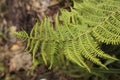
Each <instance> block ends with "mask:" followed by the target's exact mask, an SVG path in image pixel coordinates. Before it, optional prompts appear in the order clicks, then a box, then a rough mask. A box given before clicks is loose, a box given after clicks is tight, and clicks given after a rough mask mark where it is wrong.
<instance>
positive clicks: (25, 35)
mask: <svg viewBox="0 0 120 80" xmlns="http://www.w3.org/2000/svg"><path fill="white" fill-rule="evenodd" d="M13 33H14V34H15V35H16V36H17V37H18V38H19V39H21V40H23V41H25V40H27V39H28V38H29V36H28V33H27V32H26V31H24V30H23V31H20V32H13Z"/></svg>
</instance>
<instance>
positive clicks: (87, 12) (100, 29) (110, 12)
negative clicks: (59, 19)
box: [75, 0, 120, 45]
mask: <svg viewBox="0 0 120 80" xmlns="http://www.w3.org/2000/svg"><path fill="white" fill-rule="evenodd" d="M108 4H109V5H108ZM75 8H76V9H77V10H79V12H80V14H81V15H80V17H81V19H82V21H83V22H84V23H86V24H88V25H89V26H91V27H94V28H93V30H92V35H93V36H94V37H95V38H96V39H97V40H98V41H100V42H104V43H106V44H115V45H116V44H119V43H120V31H119V30H120V1H114V0H113V1H110V0H106V1H104V0H100V1H97V0H84V2H83V3H82V4H78V3H77V5H75Z"/></svg>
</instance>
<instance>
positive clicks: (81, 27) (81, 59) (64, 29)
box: [15, 0, 120, 72]
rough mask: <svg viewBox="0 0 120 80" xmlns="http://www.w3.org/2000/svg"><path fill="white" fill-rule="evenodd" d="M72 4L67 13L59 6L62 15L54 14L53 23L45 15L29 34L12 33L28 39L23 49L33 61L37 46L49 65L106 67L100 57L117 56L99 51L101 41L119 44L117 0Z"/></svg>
mask: <svg viewBox="0 0 120 80" xmlns="http://www.w3.org/2000/svg"><path fill="white" fill-rule="evenodd" d="M73 3H74V6H73V7H71V11H70V12H69V11H67V10H64V9H62V10H61V15H57V16H56V19H55V25H54V26H53V24H51V22H50V19H49V18H47V17H46V18H44V20H43V21H42V22H41V23H39V22H37V23H36V24H35V26H34V27H33V29H32V30H31V33H30V34H27V32H26V31H20V32H15V34H16V35H17V36H18V38H20V39H22V40H24V41H27V48H26V49H27V50H29V51H30V52H32V53H33V62H34V61H35V57H36V53H37V50H38V49H40V54H41V55H40V56H41V57H42V59H43V61H44V63H45V64H46V65H47V64H48V65H49V66H50V67H49V68H52V66H57V65H58V63H60V64H63V63H62V62H64V65H66V64H67V61H70V62H72V63H75V64H77V65H79V67H81V68H85V69H87V70H88V71H89V72H91V69H90V66H88V65H87V61H90V62H92V63H94V64H97V65H99V66H101V67H104V68H105V69H108V68H107V67H106V66H105V65H104V62H102V59H103V60H109V59H112V60H118V59H116V58H115V57H112V56H110V55H109V54H108V53H105V52H104V51H102V50H101V48H100V44H102V43H106V44H112V45H119V44H120V1H119V0H83V1H77V0H76V1H74V0H73ZM60 21H62V23H60Z"/></svg>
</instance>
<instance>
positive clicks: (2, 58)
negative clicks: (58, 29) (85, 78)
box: [0, 0, 80, 80]
mask: <svg viewBox="0 0 120 80" xmlns="http://www.w3.org/2000/svg"><path fill="white" fill-rule="evenodd" d="M67 2H68V0H64V1H62V2H58V0H0V80H80V79H73V78H70V77H68V76H66V75H62V74H58V73H59V71H60V70H56V71H55V70H48V69H47V67H45V66H44V65H38V67H37V68H36V69H35V70H34V72H33V73H29V70H30V67H31V66H32V58H31V54H25V52H24V48H25V43H23V42H22V41H20V40H19V39H17V38H16V36H15V35H14V34H12V32H13V31H20V30H22V29H24V30H26V31H27V32H28V33H29V32H30V30H31V29H32V27H33V25H34V24H35V22H36V21H37V20H40V21H41V20H42V18H43V17H44V16H45V15H46V16H49V17H50V18H51V20H53V19H54V16H55V15H56V13H57V12H58V11H59V8H61V7H63V8H67V4H66V3H67ZM56 73H57V74H56Z"/></svg>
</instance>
